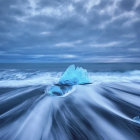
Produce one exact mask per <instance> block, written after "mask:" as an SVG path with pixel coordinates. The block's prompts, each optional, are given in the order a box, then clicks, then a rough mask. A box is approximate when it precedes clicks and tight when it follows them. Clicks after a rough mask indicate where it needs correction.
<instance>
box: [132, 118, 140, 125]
mask: <svg viewBox="0 0 140 140" xmlns="http://www.w3.org/2000/svg"><path fill="white" fill-rule="evenodd" d="M133 120H134V121H135V122H137V123H139V124H140V116H136V117H134V118H133Z"/></svg>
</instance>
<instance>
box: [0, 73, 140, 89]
mask: <svg viewBox="0 0 140 140" xmlns="http://www.w3.org/2000/svg"><path fill="white" fill-rule="evenodd" d="M61 75H62V72H41V71H33V72H31V71H24V72H23V71H18V70H3V71H2V70H1V71H0V87H24V86H36V85H51V84H54V83H57V82H58V80H59V78H60V77H61ZM89 78H90V80H91V82H93V83H94V84H96V83H97V84H98V83H102V82H132V81H133V82H137V81H138V82H139V81H140V70H135V71H127V72H89Z"/></svg>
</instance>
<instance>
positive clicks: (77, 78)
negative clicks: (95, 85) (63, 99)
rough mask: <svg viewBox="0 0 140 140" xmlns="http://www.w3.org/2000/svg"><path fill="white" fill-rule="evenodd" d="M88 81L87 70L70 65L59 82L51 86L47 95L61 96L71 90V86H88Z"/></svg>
mask: <svg viewBox="0 0 140 140" xmlns="http://www.w3.org/2000/svg"><path fill="white" fill-rule="evenodd" d="M89 83H90V80H89V78H88V73H87V70H85V69H83V68H81V67H77V68H76V67H75V65H71V66H69V67H68V68H67V70H66V71H65V72H64V74H63V75H62V76H61V78H60V80H59V82H58V83H57V84H55V85H53V86H52V87H51V88H50V89H49V90H48V93H49V94H50V95H58V96H60V95H63V94H65V93H67V92H68V91H69V90H71V89H72V86H73V85H80V84H89Z"/></svg>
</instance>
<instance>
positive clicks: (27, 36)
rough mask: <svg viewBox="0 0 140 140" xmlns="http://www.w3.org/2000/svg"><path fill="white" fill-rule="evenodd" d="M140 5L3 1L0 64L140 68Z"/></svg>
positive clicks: (97, 0)
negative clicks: (74, 63) (128, 64)
mask: <svg viewBox="0 0 140 140" xmlns="http://www.w3.org/2000/svg"><path fill="white" fill-rule="evenodd" d="M139 9H140V2H139V0H87V1H85V0H53V1H50V0H12V1H11V0H1V1H0V62H47V61H80V62H81V61H83V62H87V61H90V62H139V60H140V59H139V58H140V55H139V54H140V48H139V47H140V46H139V44H140V41H139V36H140V15H139V12H140V10H139Z"/></svg>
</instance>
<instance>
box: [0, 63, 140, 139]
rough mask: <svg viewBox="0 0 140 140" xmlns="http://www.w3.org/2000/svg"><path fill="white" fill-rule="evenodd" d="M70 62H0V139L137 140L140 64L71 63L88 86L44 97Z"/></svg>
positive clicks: (139, 105)
mask: <svg viewBox="0 0 140 140" xmlns="http://www.w3.org/2000/svg"><path fill="white" fill-rule="evenodd" d="M71 64H73V63H1V64H0V140H140V118H139V116H140V63H75V65H76V66H79V67H83V68H84V69H87V71H88V75H89V78H90V80H91V82H92V84H90V85H76V86H75V88H74V91H72V92H71V94H69V95H68V96H65V97H61V96H60V97H58V96H49V95H48V94H47V89H48V88H49V87H50V86H51V85H53V84H56V83H57V82H58V80H59V78H60V77H61V75H62V73H63V72H64V71H65V70H66V68H67V67H68V66H69V65H71Z"/></svg>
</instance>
